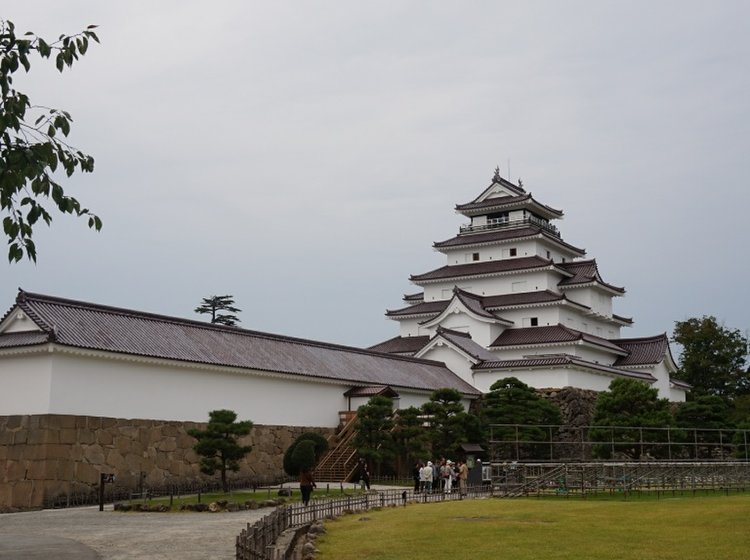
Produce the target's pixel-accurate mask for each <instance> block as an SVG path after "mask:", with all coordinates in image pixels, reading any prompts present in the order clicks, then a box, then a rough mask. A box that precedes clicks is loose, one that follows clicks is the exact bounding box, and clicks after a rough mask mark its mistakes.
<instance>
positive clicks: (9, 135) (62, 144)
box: [0, 20, 102, 262]
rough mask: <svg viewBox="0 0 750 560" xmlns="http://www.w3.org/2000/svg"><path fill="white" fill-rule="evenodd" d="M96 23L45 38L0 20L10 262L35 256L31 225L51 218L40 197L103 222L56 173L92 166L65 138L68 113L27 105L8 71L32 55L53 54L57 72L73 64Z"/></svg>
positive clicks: (1, 191) (0, 124) (1, 176)
mask: <svg viewBox="0 0 750 560" xmlns="http://www.w3.org/2000/svg"><path fill="white" fill-rule="evenodd" d="M95 28H96V26H95V25H90V26H88V27H87V28H86V29H85V30H84V31H82V32H81V33H78V34H77V35H69V36H68V35H60V37H59V39H58V40H57V41H54V42H51V43H48V42H47V41H45V40H44V39H43V38H41V37H39V36H37V35H36V34H34V33H32V32H30V31H29V32H26V33H24V34H23V35H21V36H18V35H17V34H16V30H15V25H14V24H13V22H12V21H9V20H0V96H1V97H0V213H2V214H4V215H5V216H4V218H3V232H4V233H5V236H6V239H7V241H8V245H9V247H8V260H9V261H10V262H18V261H20V260H21V259H22V258H23V257H24V255H25V256H26V257H28V258H29V259H30V260H32V261H36V254H37V252H36V245H35V243H34V241H33V231H34V226H35V225H36V224H37V223H38V221H39V219H42V220H43V221H44V222H45V223H46V224H47V225H50V224H51V222H52V214H50V212H49V210H48V207H47V206H45V205H44V204H43V201H44V199H50V198H51V199H52V202H53V203H54V206H55V207H56V208H57V210H58V211H60V212H61V213H63V214H75V215H76V216H88V226H89V227H90V228H93V229H95V230H97V231H98V230H100V229H101V227H102V222H101V220H100V219H99V217H98V216H96V215H95V214H93V213H91V212H90V211H89V209H88V208H84V207H82V206H81V203H80V202H79V201H78V200H77V199H76V198H74V197H72V196H69V195H67V194H66V193H65V190H64V189H63V187H62V185H61V184H60V183H59V182H58V180H57V179H56V176H57V173H58V170H61V171H64V173H65V175H66V176H67V177H70V176H71V175H73V173H75V172H76V171H81V172H83V173H91V172H92V171H93V170H94V158H92V157H91V156H90V155H87V154H85V153H83V152H81V151H80V150H77V149H75V148H74V147H73V146H71V145H70V144H68V143H67V141H66V140H64V138H67V137H68V135H69V134H70V123H71V122H72V121H73V119H72V118H71V116H70V114H69V113H68V112H67V111H61V110H58V109H53V108H49V107H44V106H41V105H32V103H31V100H30V99H29V96H28V95H26V94H24V93H23V92H20V91H18V90H17V89H15V87H14V85H13V74H15V73H16V72H17V71H19V70H20V69H21V68H23V70H24V71H25V72H29V70H30V69H31V59H32V57H34V56H38V57H40V58H42V59H50V58H52V57H53V56H54V59H55V66H56V67H57V69H58V71H60V72H63V71H64V70H65V69H66V68H70V67H72V66H73V63H74V62H75V61H77V60H78V59H79V57H81V56H83V55H84V54H86V52H87V50H88V48H89V41H90V40H92V41H95V42H97V43H98V42H99V38H98V37H97V36H96V33H95V32H94V29H95ZM32 122H33V124H31V123H32Z"/></svg>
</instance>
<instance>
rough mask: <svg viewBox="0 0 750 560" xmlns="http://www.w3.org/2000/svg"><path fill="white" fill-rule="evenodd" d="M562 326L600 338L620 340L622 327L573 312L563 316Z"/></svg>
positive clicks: (561, 319)
mask: <svg viewBox="0 0 750 560" xmlns="http://www.w3.org/2000/svg"><path fill="white" fill-rule="evenodd" d="M560 324H561V325H565V326H566V327H569V328H571V329H575V330H577V331H581V332H585V333H588V334H593V335H596V336H600V337H602V338H608V339H609V338H620V326H619V325H616V324H614V323H610V322H608V321H604V320H601V319H596V318H595V317H592V316H585V315H582V314H579V313H575V312H573V311H570V312H568V313H567V314H563V315H562V317H561V318H560Z"/></svg>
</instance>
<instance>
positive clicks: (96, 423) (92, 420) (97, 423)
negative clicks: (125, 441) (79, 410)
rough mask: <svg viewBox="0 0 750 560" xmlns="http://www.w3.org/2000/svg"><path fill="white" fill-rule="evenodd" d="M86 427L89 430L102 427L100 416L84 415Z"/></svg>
mask: <svg viewBox="0 0 750 560" xmlns="http://www.w3.org/2000/svg"><path fill="white" fill-rule="evenodd" d="M86 427H87V428H88V429H89V430H91V431H95V430H101V429H102V418H101V417H99V416H87V417H86Z"/></svg>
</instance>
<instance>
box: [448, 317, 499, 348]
mask: <svg viewBox="0 0 750 560" xmlns="http://www.w3.org/2000/svg"><path fill="white" fill-rule="evenodd" d="M440 326H441V327H443V328H446V329H451V330H454V331H458V332H463V333H471V338H472V340H473V341H474V342H476V343H477V344H479V345H480V346H484V347H485V348H486V347H487V346H489V345H490V343H491V342H492V341H494V340H495V339H496V338H497V337H498V336H500V333H501V332H502V330H503V327H501V326H500V325H497V324H494V323H488V322H486V321H480V320H477V319H474V318H473V317H471V316H469V315H467V314H466V313H460V312H459V313H450V314H448V315H447V316H446V317H445V318H444V319H443V320H442V321H441V322H440Z"/></svg>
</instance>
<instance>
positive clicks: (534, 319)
mask: <svg viewBox="0 0 750 560" xmlns="http://www.w3.org/2000/svg"><path fill="white" fill-rule="evenodd" d="M529 322H530V323H531V326H532V327H538V326H539V318H538V317H532V318H531V321H529Z"/></svg>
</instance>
